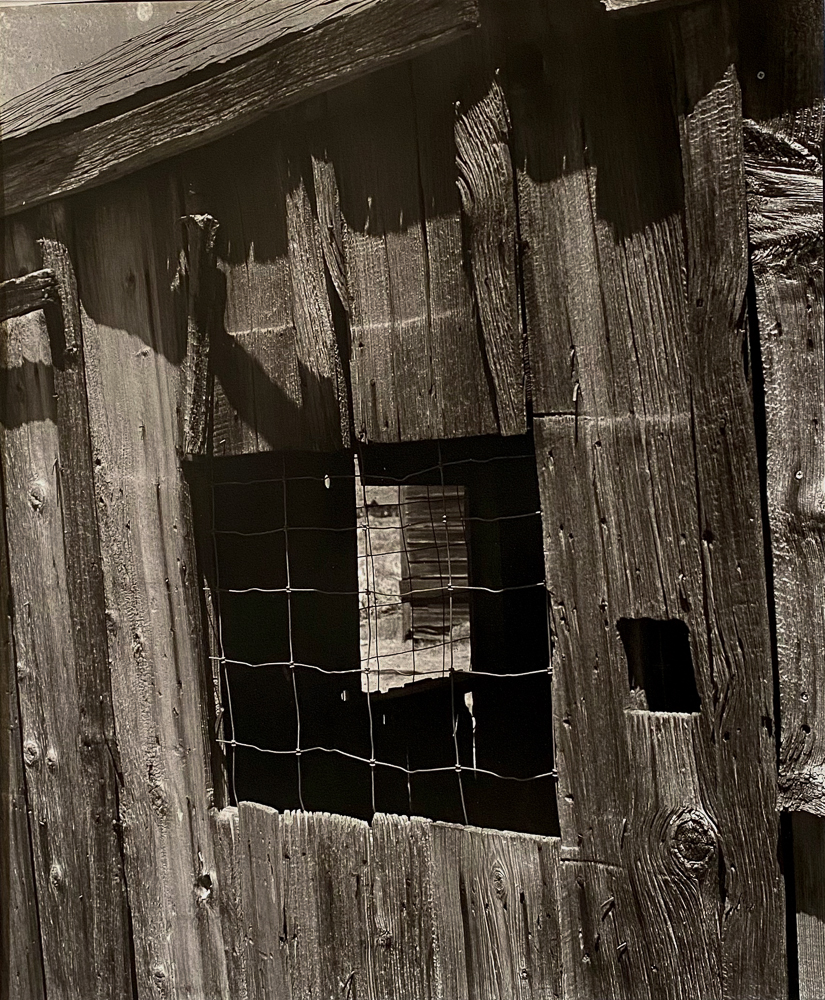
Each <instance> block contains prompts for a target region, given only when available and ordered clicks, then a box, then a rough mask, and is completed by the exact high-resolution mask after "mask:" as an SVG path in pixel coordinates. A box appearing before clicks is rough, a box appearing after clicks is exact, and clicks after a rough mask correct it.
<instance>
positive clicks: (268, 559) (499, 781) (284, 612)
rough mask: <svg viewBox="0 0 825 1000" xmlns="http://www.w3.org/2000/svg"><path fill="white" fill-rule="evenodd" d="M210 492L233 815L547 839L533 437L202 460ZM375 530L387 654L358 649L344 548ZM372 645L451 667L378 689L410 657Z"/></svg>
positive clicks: (551, 829) (548, 720)
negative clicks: (416, 823)
mask: <svg viewBox="0 0 825 1000" xmlns="http://www.w3.org/2000/svg"><path fill="white" fill-rule="evenodd" d="M399 480H401V481H403V482H402V483H399ZM400 485H403V486H404V493H403V495H402V494H400V493H399V491H398V490H399V487H400ZM381 490H384V491H387V490H391V491H392V490H394V491H395V492H394V493H386V495H385V494H384V493H381V492H380V491H381ZM370 491H372V494H370ZM375 491H379V492H377V493H376V492H375ZM370 495H372V498H373V499H374V500H375V501H376V503H374V504H372V505H371V507H370V510H369V520H370V525H369V526H367V525H365V524H364V523H363V520H364V518H363V510H362V512H361V514H359V509H358V508H359V505H360V506H361V507H362V508H363V507H364V500H365V498H366V500H367V503H369V497H370ZM211 496H212V499H213V506H212V508H211V510H210V512H209V516H208V518H207V517H205V516H204V515H203V512H201V516H200V522H201V524H204V523H206V521H208V522H209V528H210V534H211V533H212V529H213V530H214V553H215V556H216V559H214V560H211V563H212V565H211V567H210V566H209V563H210V560H209V559H205V560H203V561H204V563H205V566H206V568H207V569H208V573H209V575H210V576H211V578H210V579H209V580H208V581H207V582H208V584H209V588H210V590H212V591H213V592H214V593H215V594H216V596H217V597H218V601H217V604H218V610H219V625H220V628H219V636H218V640H217V643H218V650H219V653H218V655H219V656H220V657H221V658H222V660H223V663H222V687H223V691H222V696H223V706H224V717H223V739H224V741H225V743H224V746H225V750H226V759H227V770H228V773H229V781H230V792H229V795H230V799H231V800H233V801H241V800H252V801H257V802H263V803H266V804H268V805H271V806H274V807H275V808H278V809H299V808H306V809H308V810H314V811H328V812H337V813H342V814H345V815H351V816H357V817H360V818H364V819H369V818H371V816H372V814H373V811H380V812H386V813H398V814H402V815H404V814H405V815H418V816H428V817H430V818H433V819H440V820H447V821H452V822H457V823H464V822H469V823H470V824H473V825H478V826H485V827H491V828H498V829H510V830H516V831H523V832H530V833H543V834H556V833H558V818H557V814H556V805H555V786H554V778H553V777H552V775H551V774H550V772H551V771H552V770H553V767H554V762H553V757H552V734H551V727H552V710H551V697H550V675H549V671H548V655H549V653H548V641H547V607H546V593H545V588H544V585H543V581H544V563H543V551H542V534H541V517H540V515H539V513H538V512H539V497H538V485H537V479H536V468H535V457H534V452H533V446H532V440H531V439H530V438H528V437H524V438H512V439H507V438H495V439H470V440H463V441H453V442H441V443H440V444H438V443H436V442H428V443H415V444H409V445H392V446H389V445H380V446H379V445H371V446H364V447H362V448H360V449H359V450H358V453H357V462H355V461H354V457H353V455H352V454H345V453H339V454H335V455H328V454H307V453H301V454H298V453H291V454H284V455H281V454H277V455H276V454H265V455H254V456H243V457H238V458H226V459H215V460H213V462H212V489H211ZM384 500H389V501H390V502H389V503H383V504H382V503H378V502H377V501H384ZM399 502H400V503H401V504H406V505H407V508H406V509H404V510H403V511H399V508H398V504H399ZM393 505H395V510H394V511H393V510H392V508H393ZM381 507H384V508H386V509H385V510H383V511H382V510H379V508H381ZM387 510H389V513H387ZM196 513H197V512H196ZM431 513H432V515H433V516H432V518H431V519H430V520H429V521H428V518H430V514H431ZM394 517H395V518H396V520H395V521H393V518H394ZM382 519H383V520H382ZM402 519H403V521H404V528H405V531H406V534H405V535H404V537H403V539H401V540H400V543H399V532H400V531H401V521H402ZM456 525H460V529H461V530H460V531H459V530H458V528H457V527H456ZM379 528H383V529H387V535H393V536H394V537H395V538H396V541H395V542H392V543H390V542H389V541H387V542H384V550H385V552H386V553H388V555H387V556H386V558H385V563H386V565H385V566H384V567H383V568H381V567H379V570H378V573H377V579H378V583H379V584H380V586H376V584H375V580H373V581H372V585H371V588H370V589H371V590H372V591H373V592H375V591H378V593H384V594H391V595H392V596H391V597H387V598H382V597H378V595H377V594H374V596H373V598H372V600H373V602H374V603H375V604H376V607H375V608H374V609H373V612H374V613H375V614H377V613H379V612H380V613H381V614H382V615H383V614H384V613H386V614H385V617H384V618H382V620H381V621H380V622H379V624H380V626H381V628H382V629H383V630H384V633H385V645H384V646H383V648H382V646H381V645H378V647H377V649H376V647H375V646H373V647H372V649H369V648H368V649H366V650H365V645H364V629H363V623H364V614H363V610H364V590H365V575H364V572H363V569H362V570H361V572H360V573H359V554H360V555H361V566H362V567H363V564H364V563H365V561H366V560H365V555H366V552H365V549H364V542H363V541H359V535H360V536H361V538H363V536H364V535H365V534H368V533H369V534H372V532H373V530H376V534H377V533H378V531H377V529H379ZM448 550H449V560H448V561H449V571H448V573H447V579H446V580H445V579H439V578H438V577H439V575H440V574H439V569H438V566H439V560H440V562H441V564H442V568H443V563H444V562H445V561H447V556H448ZM391 553H398V554H399V556H400V558H399V559H397V560H395V562H392V565H390V562H391V560H390V554H391ZM430 557H434V558H430ZM450 584H452V587H450ZM379 601H380V602H384V604H385V605H386V606H385V607H381V608H380V609H379V608H378V607H377V602H379ZM445 609H446V610H445ZM450 615H451V617H450ZM393 616H395V618H394V619H393ZM448 621H451V622H452V632H451V631H450V628H449V626H446V627H445V622H448ZM371 627H372V626H371ZM387 635H389V636H390V637H393V636H401V637H403V639H404V640H405V641H406V642H407V646H408V647H409V649H410V650H411V649H412V647H413V646H415V648H416V670H419V669H420V667H421V659H420V658H421V656H422V655H423V654H421V653H420V652H419V650H422V649H423V650H424V651H425V653H427V652H428V651H429V650H430V648H432V647H443V648H445V649H448V650H449V651H450V652H451V653H452V666H453V669H452V670H450V669H449V662H450V661H449V660H448V659H447V658H446V657H441V658H440V660H439V662H440V663H441V664H442V665H443V664H444V663H447V664H448V669H447V670H446V671H443V670H436V669H435V668H433V669H431V670H429V671H427V670H423V671H420V674H419V673H418V672H417V673H416V676H415V677H414V678H413V677H412V676H404V677H402V680H403V683H387V682H386V674H385V677H384V678H382V679H381V680H379V674H378V672H379V670H384V671H385V672H386V671H387V670H388V668H389V667H391V666H392V665H393V664H392V661H393V660H394V659H395V660H397V661H398V663H401V664H403V663H404V662H405V657H406V658H407V659H408V660H409V665H410V666H411V662H412V657H411V655H410V656H409V657H407V653H406V652H405V649H406V647H405V649H401V648H400V647H398V648H394V647H392V646H391V645H390V646H387V645H386V641H388V640H386V636H387ZM365 652H366V657H365ZM387 653H389V654H395V653H397V654H398V655H397V656H393V655H390V657H389V659H388V658H387ZM370 656H372V657H373V658H374V659H373V660H370V659H369V657H370ZM462 657H464V659H462ZM398 663H396V665H395V669H396V672H397V673H398V674H400V675H403V674H404V671H405V670H406V669H407V667H404V666H403V665H402V666H400V667H399V665H398ZM367 666H369V668H370V674H369V675H367V674H365V672H364V671H365V668H366V667H367ZM468 668H469V669H468ZM373 669H375V675H373V673H372V671H373ZM373 676H374V681H373V680H372V678H373ZM365 678H367V682H366V683H365ZM299 750H300V752H298V751H299ZM371 761H374V764H372V765H371ZM457 763H458V765H459V766H460V771H459V770H457V769H456V764H457ZM516 779H517V780H516Z"/></svg>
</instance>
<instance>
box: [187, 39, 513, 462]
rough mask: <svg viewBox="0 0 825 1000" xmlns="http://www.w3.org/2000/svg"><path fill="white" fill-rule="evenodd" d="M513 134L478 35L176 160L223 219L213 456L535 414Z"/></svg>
mask: <svg viewBox="0 0 825 1000" xmlns="http://www.w3.org/2000/svg"><path fill="white" fill-rule="evenodd" d="M350 122H358V128H357V129H353V128H351V127H349V125H348V124H347V123H350ZM509 137H510V119H509V114H508V111H507V107H506V103H505V101H504V96H503V92H502V89H501V86H500V84H499V82H498V78H497V76H496V74H495V72H494V65H493V62H492V60H491V57H490V56H489V55H488V54H487V52H486V50H485V48H484V46H483V45H482V43H481V42H479V41H478V40H477V39H468V40H467V41H462V42H459V43H455V44H453V45H451V46H449V48H448V50H447V54H446V55H442V54H440V53H435V54H432V55H426V56H422V57H420V58H419V59H416V60H413V61H412V62H410V63H407V64H405V65H403V66H401V67H398V68H393V69H388V70H385V71H382V72H380V73H377V74H373V75H372V76H370V77H369V78H368V79H365V80H363V81H360V82H358V83H356V84H352V85H349V86H346V87H342V88H339V89H338V90H336V91H334V92H333V93H331V94H330V95H329V97H328V98H321V99H318V100H317V101H314V102H309V103H308V104H306V105H305V106H302V107H301V108H300V109H297V110H296V111H295V112H286V113H284V114H282V115H279V116H277V117H275V118H272V119H270V120H268V121H267V122H266V123H265V124H263V125H261V126H256V127H255V128H253V129H249V130H246V131H245V132H244V133H242V134H241V135H239V136H235V137H233V138H232V139H231V140H228V141H226V142H224V143H219V144H215V145H210V146H206V147H203V148H202V149H200V150H198V151H197V152H196V153H194V154H192V155H191V156H188V157H186V158H185V159H183V160H182V161H181V163H180V168H179V169H180V173H181V180H182V183H183V184H184V186H185V188H186V189H187V190H188V191H189V194H190V203H191V207H192V210H193V211H196V212H208V213H209V214H211V215H213V216H214V217H215V218H216V219H217V220H218V222H219V224H220V229H219V231H218V243H217V248H218V257H219V260H220V268H221V270H222V272H223V275H224V279H225V296H226V304H225V312H224V328H223V329H221V330H220V331H218V339H217V342H216V345H215V347H216V350H215V352H214V368H215V374H216V379H217V382H216V396H215V409H214V434H213V442H214V453H215V454H216V455H230V454H244V453H248V452H254V451H265V450H271V449H278V448H304V449H315V450H324V449H328V450H331V449H336V448H340V447H341V446H342V445H343V446H346V445H347V444H348V443H349V440H350V424H351V423H352V424H353V425H354V430H355V434H356V436H357V437H358V438H360V439H361V440H373V441H402V440H420V439H427V438H435V437H446V438H450V437H461V436H471V435H477V434H486V433H497V432H500V433H504V434H516V433H522V432H523V431H524V430H526V405H525V372H524V365H523V345H522V333H521V325H520V321H519V311H518V285H517V280H516V223H515V200H514V186H513V173H512V166H511V160H510V149H509ZM350 397H351V400H352V409H351V408H350V402H349V400H350Z"/></svg>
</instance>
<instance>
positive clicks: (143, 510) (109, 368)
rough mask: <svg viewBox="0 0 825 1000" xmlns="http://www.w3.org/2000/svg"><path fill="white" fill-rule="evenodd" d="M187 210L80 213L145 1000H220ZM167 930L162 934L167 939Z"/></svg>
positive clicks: (145, 200)
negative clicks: (188, 409) (192, 420)
mask: <svg viewBox="0 0 825 1000" xmlns="http://www.w3.org/2000/svg"><path fill="white" fill-rule="evenodd" d="M183 215H184V206H182V205H181V204H180V203H179V202H178V200H177V191H176V189H175V187H174V185H173V184H172V182H171V178H170V177H169V175H165V174H163V173H161V174H159V175H156V176H154V177H152V178H136V179H131V180H128V181H125V182H122V183H120V184H115V185H111V186H110V187H108V188H106V189H101V191H99V192H96V193H95V195H94V197H90V198H89V199H88V201H83V203H82V205H79V206H78V207H77V210H76V211H75V212H73V218H72V222H73V233H74V246H73V255H75V263H76V266H77V268H78V282H79V286H80V288H81V292H82V294H81V301H82V318H83V336H84V350H85V360H86V383H87V391H88V397H89V416H90V421H89V423H90V437H91V443H92V452H93V458H94V472H95V504H96V510H97V515H98V524H99V526H100V541H101V546H100V547H101V561H102V566H103V577H104V584H105V596H106V618H105V620H106V623H107V627H108V639H109V659H110V669H111V682H112V694H113V704H114V711H115V719H116V723H117V731H118V737H119V746H120V754H121V761H122V774H123V785H122V790H121V796H120V805H121V816H122V821H123V835H124V849H125V855H126V871H127V879H128V882H129V889H130V894H129V901H130V906H131V913H132V923H133V929H134V943H135V968H136V976H137V983H138V990H139V993H140V996H141V997H145V998H151V997H164V996H174V995H175V994H176V993H177V994H182V995H186V994H187V993H188V994H189V995H192V996H198V997H203V998H205V1000H207V998H208V1000H212V998H217V997H223V996H225V995H226V992H227V989H228V985H227V970H226V958H225V950H224V945H223V942H222V940H221V921H220V913H219V912H218V911H217V909H216V907H215V905H214V900H213V898H212V896H211V894H208V893H205V892H204V886H203V876H204V875H206V874H208V873H209V872H210V871H211V870H213V866H214V860H213V859H214V851H213V846H212V831H211V829H210V824H209V809H210V806H211V805H212V795H213V783H212V775H211V767H210V764H209V746H210V741H209V734H208V705H209V703H210V700H211V699H212V697H213V695H212V690H211V686H212V676H211V671H210V670H209V669H208V660H207V657H206V656H205V654H204V649H203V629H202V625H201V602H200V595H199V593H198V590H197V587H198V583H197V576H198V574H197V566H196V557H195V548H194V540H193V536H192V513H191V502H190V497H189V490H188V486H187V484H186V481H185V479H184V478H183V475H182V472H181V469H180V465H179V459H178V453H179V452H178V450H179V447H180V445H181V441H180V437H179V432H180V428H179V421H178V412H179V408H180V406H181V403H182V400H181V397H180V392H181V378H180V363H181V360H182V358H183V356H184V349H185V343H186V302H185V300H184V299H183V296H177V295H176V292H175V288H176V282H175V275H176V269H177V267H178V261H179V259H180V253H181V250H182V247H181V235H182V233H181V230H182V227H181V222H180V220H181V217H182V216H183ZM170 929H171V930H170Z"/></svg>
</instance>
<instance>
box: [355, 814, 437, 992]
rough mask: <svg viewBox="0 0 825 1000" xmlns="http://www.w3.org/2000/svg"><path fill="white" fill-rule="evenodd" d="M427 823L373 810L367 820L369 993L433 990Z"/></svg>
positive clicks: (434, 953)
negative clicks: (370, 820) (369, 945)
mask: <svg viewBox="0 0 825 1000" xmlns="http://www.w3.org/2000/svg"><path fill="white" fill-rule="evenodd" d="M431 825H432V824H431V823H430V821H429V820H426V819H420V818H416V817H413V818H412V819H406V818H405V817H401V816H386V815H383V814H380V813H379V814H376V815H375V816H374V817H373V820H372V823H371V825H370V876H369V883H370V897H369V933H370V938H371V947H370V951H369V956H370V966H371V971H372V977H373V982H374V995H375V997H391V996H399V997H409V1000H430V998H431V997H436V996H439V995H440V994H439V982H438V981H437V979H436V975H437V963H438V959H439V956H440V955H441V954H443V952H442V947H443V942H440V941H439V940H438V938H437V936H436V925H435V910H434V906H435V897H436V895H437V894H438V893H439V892H440V891H441V886H440V885H439V884H438V883H436V882H435V881H434V880H433V862H432V847H431Z"/></svg>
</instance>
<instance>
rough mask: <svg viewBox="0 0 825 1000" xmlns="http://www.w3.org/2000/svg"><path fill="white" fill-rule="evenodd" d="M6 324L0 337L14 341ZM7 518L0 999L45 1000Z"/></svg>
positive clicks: (0, 582)
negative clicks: (20, 711) (19, 692)
mask: <svg viewBox="0 0 825 1000" xmlns="http://www.w3.org/2000/svg"><path fill="white" fill-rule="evenodd" d="M9 335H10V334H9V331H8V330H7V326H6V324H5V323H2V324H0V336H1V337H2V338H3V340H4V341H5V340H6V339H7V338H8V337H9ZM7 554H8V550H7V547H6V520H5V515H4V516H3V517H2V518H0V607H2V608H4V609H6V610H4V611H3V613H2V615H0V656H2V679H0V726H2V742H0V899H2V900H3V901H4V904H3V911H2V915H0V996H2V997H4V998H6V997H8V1000H26V998H27V997H31V998H32V1000H44V998H45V984H44V982H43V956H42V953H41V947H40V927H39V926H38V922H37V899H36V895H35V886H34V872H33V868H32V864H33V858H32V843H31V839H30V834H29V813H28V803H27V796H26V780H25V775H24V773H23V771H24V769H23V740H22V736H21V729H20V713H19V703H18V695H17V658H16V656H15V652H14V642H13V639H12V632H11V588H10V580H9V565H8V558H7Z"/></svg>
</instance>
